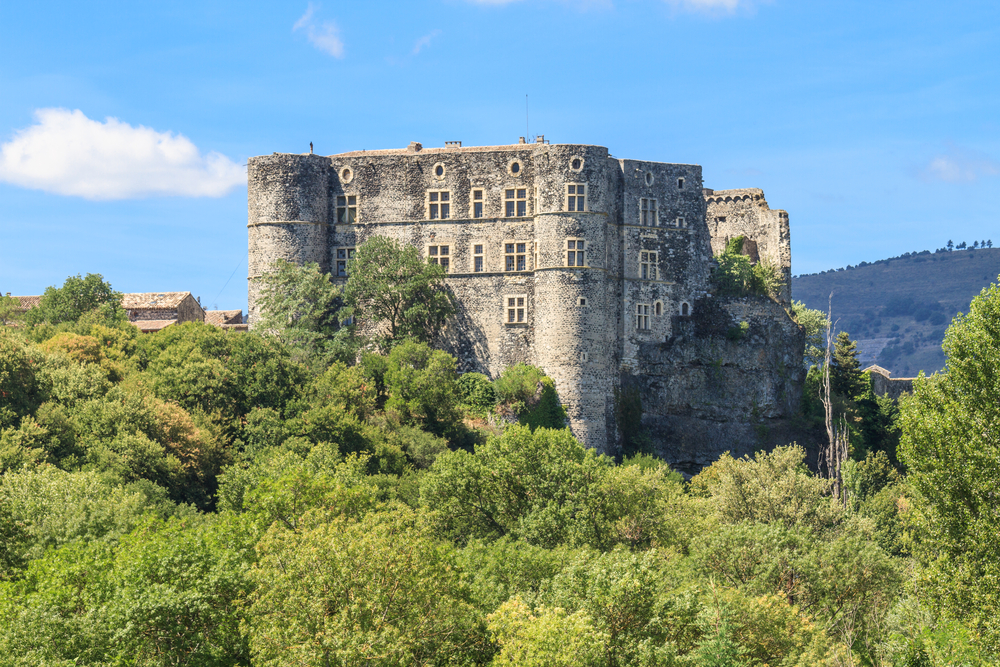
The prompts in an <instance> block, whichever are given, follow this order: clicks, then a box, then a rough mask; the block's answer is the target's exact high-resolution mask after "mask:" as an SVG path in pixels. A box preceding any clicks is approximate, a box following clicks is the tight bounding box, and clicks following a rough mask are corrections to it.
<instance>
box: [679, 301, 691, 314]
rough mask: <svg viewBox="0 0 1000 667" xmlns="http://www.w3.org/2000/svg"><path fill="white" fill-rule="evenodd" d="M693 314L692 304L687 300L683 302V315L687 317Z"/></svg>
mask: <svg viewBox="0 0 1000 667" xmlns="http://www.w3.org/2000/svg"><path fill="white" fill-rule="evenodd" d="M690 314H691V306H689V305H687V302H685V303H682V304H681V315H683V316H684V317H687V316H688V315H690Z"/></svg>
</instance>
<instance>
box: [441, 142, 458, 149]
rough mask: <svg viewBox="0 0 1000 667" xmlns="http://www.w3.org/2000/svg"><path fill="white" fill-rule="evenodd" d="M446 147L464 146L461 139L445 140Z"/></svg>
mask: <svg viewBox="0 0 1000 667" xmlns="http://www.w3.org/2000/svg"><path fill="white" fill-rule="evenodd" d="M444 147H445V148H461V147H462V142H461V141H446V142H444Z"/></svg>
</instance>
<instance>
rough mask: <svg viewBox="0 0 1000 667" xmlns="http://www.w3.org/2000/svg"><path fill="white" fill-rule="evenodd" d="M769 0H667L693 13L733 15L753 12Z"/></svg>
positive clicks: (670, 3) (684, 10) (678, 7)
mask: <svg viewBox="0 0 1000 667" xmlns="http://www.w3.org/2000/svg"><path fill="white" fill-rule="evenodd" d="M768 1H769V0H665V2H666V3H667V4H668V5H670V6H672V7H673V8H674V9H676V10H678V11H682V12H688V13H692V14H706V15H709V16H732V15H733V14H736V13H742V12H752V11H753V10H755V9H756V8H757V5H760V4H764V3H766V2H768Z"/></svg>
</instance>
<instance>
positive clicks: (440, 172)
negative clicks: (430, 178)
mask: <svg viewBox="0 0 1000 667" xmlns="http://www.w3.org/2000/svg"><path fill="white" fill-rule="evenodd" d="M444 172H445V169H444V165H443V164H442V163H440V162H438V163H437V164H436V165H434V178H436V179H437V180H439V181H440V180H442V179H443V178H444Z"/></svg>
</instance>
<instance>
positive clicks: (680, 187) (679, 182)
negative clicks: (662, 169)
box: [677, 178, 684, 190]
mask: <svg viewBox="0 0 1000 667" xmlns="http://www.w3.org/2000/svg"><path fill="white" fill-rule="evenodd" d="M677 189H678V190H683V189H684V179H683V178H678V179H677Z"/></svg>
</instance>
